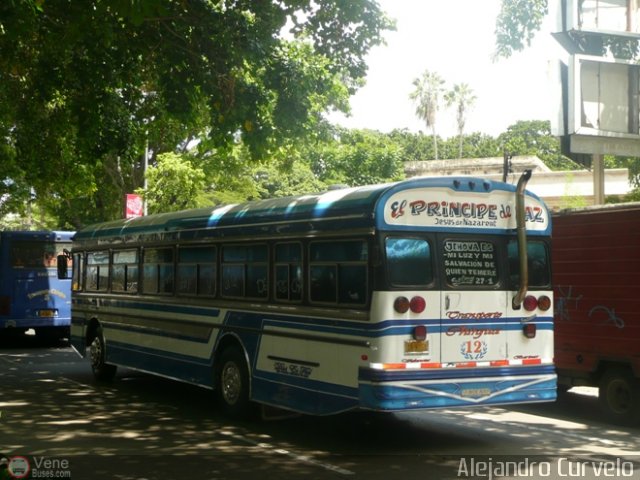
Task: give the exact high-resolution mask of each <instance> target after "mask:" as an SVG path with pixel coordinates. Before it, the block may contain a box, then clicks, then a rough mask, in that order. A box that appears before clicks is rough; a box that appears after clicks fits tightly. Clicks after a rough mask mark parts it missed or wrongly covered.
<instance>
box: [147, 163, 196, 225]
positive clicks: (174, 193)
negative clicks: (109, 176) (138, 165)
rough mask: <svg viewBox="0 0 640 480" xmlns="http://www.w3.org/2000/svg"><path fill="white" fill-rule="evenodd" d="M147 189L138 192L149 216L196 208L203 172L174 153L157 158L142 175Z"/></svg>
mask: <svg viewBox="0 0 640 480" xmlns="http://www.w3.org/2000/svg"><path fill="white" fill-rule="evenodd" d="M146 176H147V182H148V188H147V191H146V192H145V191H144V190H143V189H140V190H138V192H137V193H140V194H142V195H143V196H144V199H145V201H146V202H147V209H148V212H149V213H160V212H173V211H178V210H184V209H186V208H193V207H196V206H198V197H200V196H201V195H202V194H203V191H204V186H205V183H204V172H203V171H202V169H200V168H197V167H194V166H193V164H192V163H191V161H190V160H189V159H188V158H185V157H184V156H181V155H177V154H175V153H163V154H161V155H158V163H157V165H156V166H150V167H149V169H148V170H147V173H146Z"/></svg>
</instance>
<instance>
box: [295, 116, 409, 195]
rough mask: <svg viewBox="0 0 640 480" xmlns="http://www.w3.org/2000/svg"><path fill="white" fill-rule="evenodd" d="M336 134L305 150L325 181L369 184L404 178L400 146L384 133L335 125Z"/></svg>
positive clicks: (318, 175) (312, 166) (314, 168)
mask: <svg viewBox="0 0 640 480" xmlns="http://www.w3.org/2000/svg"><path fill="white" fill-rule="evenodd" d="M336 137H337V139H336V140H335V141H333V142H326V143H324V144H318V145H315V146H313V147H312V148H309V149H308V150H307V151H306V153H305V156H307V157H308V158H309V159H310V161H311V168H312V170H313V172H314V173H315V174H316V176H317V177H318V179H319V180H321V181H322V182H324V183H325V184H327V185H331V184H346V185H349V186H357V185H371V184H376V183H384V182H389V181H394V180H400V179H402V178H404V163H403V160H404V159H403V156H402V148H401V147H400V146H399V145H398V144H397V143H396V142H394V141H393V140H392V139H391V138H390V137H389V136H388V135H387V134H383V133H380V132H377V131H373V130H346V129H338V130H337V132H336Z"/></svg>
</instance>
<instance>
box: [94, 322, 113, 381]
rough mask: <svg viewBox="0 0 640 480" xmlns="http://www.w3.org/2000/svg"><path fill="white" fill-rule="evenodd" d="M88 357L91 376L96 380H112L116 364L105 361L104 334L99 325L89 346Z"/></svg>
mask: <svg viewBox="0 0 640 480" xmlns="http://www.w3.org/2000/svg"><path fill="white" fill-rule="evenodd" d="M89 358H90V359H91V370H93V376H94V377H95V378H96V380H99V381H109V380H113V377H115V375H116V366H115V365H109V364H108V363H106V362H105V359H106V358H107V349H106V345H105V342H104V334H103V333H102V328H100V327H98V328H97V330H96V335H95V337H94V338H93V341H92V342H91V345H90V346H89Z"/></svg>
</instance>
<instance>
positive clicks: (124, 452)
mask: <svg viewBox="0 0 640 480" xmlns="http://www.w3.org/2000/svg"><path fill="white" fill-rule="evenodd" d="M0 372H1V376H0V381H1V382H2V395H1V396H0V453H3V454H4V455H5V456H6V457H7V458H9V459H11V461H12V462H13V466H14V467H16V468H18V467H19V466H20V465H21V462H23V463H24V462H27V463H28V465H29V469H30V473H29V475H30V476H27V478H74V479H102V478H105V479H123V480H128V479H139V480H142V479H147V480H152V479H156V478H158V479H160V478H162V479H174V478H175V479H198V480H201V479H226V478H233V479H244V478H246V479H249V478H251V479H260V477H266V478H269V479H271V478H273V479H289V478H305V479H315V478H318V479H327V478H349V479H360V478H366V479H395V478H399V479H400V478H401V479H403V480H404V479H414V478H415V479H427V478H429V479H431V478H436V479H437V478H487V479H490V478H519V477H523V478H566V477H574V478H576V477H579V478H603V477H608V478H612V477H611V476H609V475H605V473H606V472H610V473H615V474H616V477H618V478H622V477H624V478H637V479H640V457H638V456H637V455H638V454H639V453H640V440H638V438H639V435H638V434H639V433H640V429H638V428H636V427H631V426H625V427H619V426H613V425H609V424H607V423H605V421H604V419H603V418H602V417H601V416H600V414H599V412H598V408H597V398H596V397H594V396H593V395H592V392H591V391H589V390H588V389H584V391H580V392H578V393H576V392H570V393H569V394H568V395H567V396H566V398H564V399H563V400H562V401H560V402H556V403H553V404H541V405H526V406H520V407H517V408H516V407H512V408H509V409H506V408H498V407H492V408H475V409H459V410H453V409H452V410H444V411H431V412H412V413H403V414H396V415H391V414H385V415H383V414H371V413H349V414H344V415H337V416H332V417H306V416H295V417H288V418H271V419H269V420H255V421H247V422H238V421H233V420H229V419H227V418H224V417H223V416H222V415H221V414H220V413H219V412H218V411H217V410H216V406H215V402H214V400H213V394H212V393H211V392H209V391H207V390H204V389H201V388H197V387H193V386H189V385H184V384H181V383H177V382H173V381H171V380H167V379H162V378H157V377H152V376H149V375H145V374H141V373H138V372H134V371H127V370H122V371H119V373H118V376H117V378H116V380H115V381H114V382H112V383H109V384H96V383H95V382H94V380H93V377H92V375H91V371H90V368H89V365H88V362H87V361H86V360H83V359H81V358H80V357H78V356H77V355H76V354H75V352H74V351H73V350H72V349H71V348H69V347H68V346H66V345H64V344H60V345H50V344H42V343H40V342H38V340H37V339H36V338H35V337H33V336H31V337H29V336H27V337H24V338H20V339H15V338H14V339H6V338H2V339H0ZM274 413H275V412H270V414H271V416H272V417H273V414H274ZM21 457H23V458H21ZM509 462H511V463H509ZM510 467H513V468H517V467H519V468H520V470H519V471H509V470H508V469H509V468H510ZM500 469H502V470H500ZM505 469H506V470H505ZM605 469H609V470H605ZM509 473H511V474H512V475H508V474H509ZM629 473H630V475H627V474H629ZM501 474H502V475H501ZM513 474H515V475H513ZM0 478H2V477H0Z"/></svg>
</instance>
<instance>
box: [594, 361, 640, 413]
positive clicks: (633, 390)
mask: <svg viewBox="0 0 640 480" xmlns="http://www.w3.org/2000/svg"><path fill="white" fill-rule="evenodd" d="M598 399H599V401H600V405H601V406H602V409H603V411H604V413H605V415H606V416H607V418H608V419H609V420H610V421H611V422H614V423H617V424H629V423H630V422H632V423H637V422H638V421H639V420H640V382H639V381H638V380H637V379H636V378H635V377H634V376H633V374H632V373H631V371H630V370H628V369H625V368H612V369H609V370H607V371H606V372H605V374H604V375H603V376H602V379H601V380H600V385H599V389H598Z"/></svg>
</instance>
